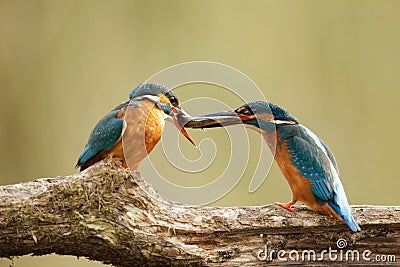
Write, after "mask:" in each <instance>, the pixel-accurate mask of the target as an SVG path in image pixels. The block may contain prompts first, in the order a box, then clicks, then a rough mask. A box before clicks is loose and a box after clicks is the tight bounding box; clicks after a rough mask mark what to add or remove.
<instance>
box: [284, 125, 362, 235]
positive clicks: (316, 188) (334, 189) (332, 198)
mask: <svg viewBox="0 0 400 267" xmlns="http://www.w3.org/2000/svg"><path fill="white" fill-rule="evenodd" d="M303 130H304V131H305V133H307V134H303V135H299V136H291V137H290V138H288V141H287V146H288V149H289V151H290V154H291V156H292V159H293V163H294V165H295V166H296V168H297V169H298V170H299V171H300V173H301V174H302V175H303V176H304V177H305V178H307V179H309V180H310V181H311V182H312V187H311V190H312V192H313V193H314V195H315V196H316V198H317V202H320V204H324V203H326V202H327V203H328V205H329V206H330V207H331V208H332V209H333V210H334V212H335V213H336V214H338V215H339V216H340V217H341V218H342V219H343V221H344V222H345V223H346V224H347V225H348V226H349V227H350V228H351V229H352V230H353V231H359V230H360V226H359V225H358V223H357V222H356V221H355V219H354V217H353V215H352V213H351V209H350V206H349V203H348V201H347V197H346V193H345V191H344V189H343V186H342V183H341V181H340V178H339V172H338V170H337V166H336V161H335V159H334V157H333V154H332V152H330V151H329V149H328V147H327V146H326V145H325V144H324V143H323V142H322V141H321V140H320V139H319V138H318V137H317V136H316V135H315V134H314V133H312V132H311V131H310V130H309V129H307V128H305V127H303Z"/></svg>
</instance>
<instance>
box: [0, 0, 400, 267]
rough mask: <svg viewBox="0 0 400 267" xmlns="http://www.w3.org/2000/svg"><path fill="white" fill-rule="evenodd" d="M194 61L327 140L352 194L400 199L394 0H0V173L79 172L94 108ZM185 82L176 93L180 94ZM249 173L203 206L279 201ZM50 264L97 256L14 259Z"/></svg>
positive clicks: (24, 177)
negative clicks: (249, 82) (231, 72)
mask: <svg viewBox="0 0 400 267" xmlns="http://www.w3.org/2000/svg"><path fill="white" fill-rule="evenodd" d="M193 60H209V61H216V62H221V63H224V64H227V65H230V66H232V67H234V68H236V69H238V70H240V71H242V72H244V73H245V74H247V75H248V76H249V77H250V78H251V79H253V80H254V81H255V82H256V83H257V85H258V86H259V87H260V88H261V89H262V90H263V92H264V94H265V96H266V97H267V99H268V100H270V101H272V102H275V103H277V104H279V105H281V106H283V107H285V108H286V109H288V110H289V111H290V112H291V113H292V114H293V115H295V116H296V117H297V118H298V119H299V120H300V121H301V122H302V123H303V124H305V125H307V126H308V127H309V128H311V129H312V130H313V131H314V132H316V133H317V134H318V135H319V136H320V137H321V138H322V139H324V140H325V141H326V143H327V144H328V145H329V146H330V148H331V149H332V150H333V152H334V154H335V156H336V158H337V161H338V164H339V168H340V171H341V177H342V181H343V184H344V187H345V188H346V192H347V194H348V199H349V202H350V203H352V204H373V205H399V200H398V198H397V197H398V189H399V185H400V182H399V177H398V174H397V167H396V166H397V164H398V160H399V157H398V156H397V153H398V151H399V149H400V146H399V143H398V136H399V130H400V126H399V125H400V116H399V112H398V110H397V105H398V101H399V98H400V88H399V85H400V73H399V70H400V2H399V1H348V0H346V1H98V0H96V1H89V0H85V1H72V0H69V1H59V0H56V1H52V0H49V1H11V0H10V1H4V0H3V1H0V88H1V90H0V94H1V97H0V101H1V103H0V109H1V112H0V118H1V130H0V142H1V147H2V151H3V153H1V155H0V164H1V165H0V168H1V172H2V173H1V180H0V184H10V183H18V182H23V181H29V180H33V179H35V178H39V177H53V176H57V175H68V174H71V173H74V172H76V170H75V169H74V165H75V163H76V160H77V157H78V156H79V154H80V152H81V150H82V148H83V146H84V144H85V142H86V140H87V137H88V135H89V133H90V131H91V130H92V128H93V126H94V125H95V124H96V122H97V121H98V120H99V119H100V118H101V117H102V116H103V115H105V114H106V113H107V112H109V110H111V109H112V108H113V107H114V106H116V105H117V104H119V103H120V102H122V101H124V100H125V99H127V96H128V93H129V92H130V90H131V89H132V88H133V87H135V86H136V85H137V84H139V83H141V82H142V81H144V80H146V79H147V78H148V77H150V76H151V75H153V74H154V73H156V72H158V71H160V70H162V69H164V68H166V67H169V66H171V65H175V64H178V63H182V62H186V61H193ZM193 86H194V87H193V88H198V89H197V90H198V91H201V90H205V91H202V92H203V93H204V92H207V90H209V91H210V92H211V91H212V86H209V85H208V86H206V87H203V86H202V85H193ZM193 88H192V89H191V90H190V91H188V90H186V91H185V90H184V87H182V88H178V89H179V90H177V91H176V92H177V94H178V95H179V96H181V97H180V98H181V100H182V101H185V100H188V99H190V98H191V97H192V96H191V92H195V91H196V89H193ZM203 88H206V89H203ZM210 88H211V89H210ZM193 94H194V95H196V96H197V95H198V92H197V93H193ZM222 97H223V96H222ZM235 103H236V102H235ZM237 104H241V103H240V102H237ZM234 105H235V104H232V106H234ZM186 109H187V111H188V112H190V107H187V108H186ZM204 112H209V110H208V109H207V107H205V109H204ZM194 115H199V114H194ZM218 131H219V130H218V129H215V130H210V131H208V132H206V133H202V132H196V131H195V130H191V131H190V133H191V134H192V135H193V136H194V139H196V141H198V140H199V138H204V137H206V136H207V134H208V133H209V135H214V136H215V138H217V139H216V140H215V141H216V144H217V145H218V135H219V134H218V133H222V131H221V132H218ZM209 135H208V136H209ZM249 135H250V139H251V142H252V145H253V146H254V144H256V145H257V144H259V143H257V142H259V137H258V135H257V134H256V133H254V132H249ZM155 153H157V151H155ZM195 153H198V152H195ZM185 154H188V153H187V151H186V152H185ZM189 154H190V153H189ZM155 155H157V154H155ZM189 157H190V156H189ZM222 162H223V160H222ZM216 164H218V162H216ZM217 169H218V168H217ZM216 171H218V170H216ZM174 175H175V174H174ZM251 175H252V166H249V169H248V170H246V173H245V177H243V179H242V180H241V182H240V183H239V185H238V186H237V187H236V188H235V189H234V190H233V191H232V192H230V193H229V194H228V195H227V196H226V197H225V198H223V199H221V200H219V201H218V202H216V203H214V204H215V205H262V204H266V203H273V202H274V201H287V200H290V197H291V194H290V190H289V188H288V186H287V184H286V181H285V180H284V179H283V178H282V176H281V174H280V172H279V170H278V169H277V167H276V166H273V168H272V171H271V173H270V176H269V177H268V180H267V181H266V182H265V183H264V184H263V186H262V187H261V188H260V189H259V190H258V191H257V192H256V193H253V194H249V193H248V192H247V187H248V184H249V181H250V178H251ZM207 177H210V176H209V175H208V174H207V175H205V176H204V179H208V178H207ZM181 178H182V179H185V181H186V182H187V181H190V179H191V177H190V175H189V174H187V173H182V174H181ZM198 179H200V178H198V177H196V183H199V181H198ZM9 263H10V262H9V261H8V260H4V259H0V266H8V264H9ZM54 264H58V265H59V266H61V265H63V264H65V266H69V265H72V264H74V265H75V266H78V265H79V266H101V264H98V263H93V262H91V263H88V262H87V261H85V260H79V261H78V260H76V258H73V257H71V258H65V257H58V256H51V257H40V258H32V257H23V258H21V259H18V260H16V266H45V265H48V266H51V265H54Z"/></svg>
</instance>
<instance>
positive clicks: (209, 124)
mask: <svg viewBox="0 0 400 267" xmlns="http://www.w3.org/2000/svg"><path fill="white" fill-rule="evenodd" d="M249 119H251V118H250V117H249V116H246V115H242V114H237V113H236V112H235V111H233V110H230V111H223V112H217V113H212V114H207V115H202V116H199V117H190V116H189V117H184V116H178V120H180V121H181V124H182V125H184V126H185V127H187V128H214V127H224V126H229V125H235V124H241V123H242V122H243V121H245V120H249Z"/></svg>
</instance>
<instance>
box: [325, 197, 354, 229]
mask: <svg viewBox="0 0 400 267" xmlns="http://www.w3.org/2000/svg"><path fill="white" fill-rule="evenodd" d="M328 205H329V206H330V207H331V208H332V209H333V210H334V211H335V212H336V214H338V215H339V216H340V217H341V218H342V220H343V221H344V222H345V223H346V224H347V226H348V227H349V228H350V229H351V230H352V231H353V232H357V231H361V228H360V226H359V225H358V223H357V222H356V220H355V219H354V216H353V214H352V213H351V210H350V207H347V208H344V209H343V208H340V207H339V206H338V205H337V204H335V203H333V202H331V201H329V202H328Z"/></svg>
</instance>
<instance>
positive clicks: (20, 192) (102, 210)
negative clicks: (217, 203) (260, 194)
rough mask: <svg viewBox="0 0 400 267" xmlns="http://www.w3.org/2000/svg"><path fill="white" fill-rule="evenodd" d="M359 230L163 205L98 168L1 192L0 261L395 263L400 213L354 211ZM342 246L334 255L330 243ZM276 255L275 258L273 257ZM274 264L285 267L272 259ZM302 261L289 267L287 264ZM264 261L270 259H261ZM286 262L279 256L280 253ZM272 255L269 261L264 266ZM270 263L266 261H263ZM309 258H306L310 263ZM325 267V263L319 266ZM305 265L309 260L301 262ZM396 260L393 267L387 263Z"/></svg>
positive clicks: (139, 184) (128, 177)
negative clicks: (384, 259)
mask: <svg viewBox="0 0 400 267" xmlns="http://www.w3.org/2000/svg"><path fill="white" fill-rule="evenodd" d="M352 209H353V212H354V214H355V217H356V220H357V221H359V222H360V225H361V228H362V231H361V232H357V233H352V232H350V231H349V229H348V228H347V227H346V226H345V225H344V224H343V223H341V222H339V221H337V220H335V219H331V218H328V217H327V216H325V215H319V214H317V213H315V212H313V211H310V210H308V209H307V208H304V207H297V208H296V210H297V212H295V213H289V212H287V211H285V210H283V209H281V208H277V207H275V206H273V205H266V206H262V207H202V206H189V205H183V204H178V203H173V202H171V201H168V200H166V199H163V198H161V197H160V196H159V195H158V194H157V193H156V192H155V191H154V189H153V188H152V187H151V186H150V185H149V184H148V183H146V181H144V180H143V178H142V177H141V176H140V174H139V173H137V172H135V173H130V172H129V171H127V170H125V169H123V168H120V167H119V166H117V165H116V163H114V162H110V161H103V162H100V163H99V164H96V165H95V166H93V167H92V168H89V169H87V170H86V171H84V172H82V173H78V174H74V175H71V176H65V177H56V178H42V179H37V180H35V181H31V182H27V183H22V184H15V185H6V186H1V187H0V257H13V256H22V255H27V254H31V253H32V254H33V255H44V254H49V253H56V254H60V255H75V256H79V257H87V258H89V259H92V260H96V261H101V262H103V263H106V264H112V265H115V266H165V265H179V266H182V265H190V266H243V265H246V266H258V265H260V264H261V263H263V262H262V261H263V260H265V261H267V262H271V261H272V263H274V264H276V265H279V264H282V265H287V264H288V263H293V264H299V263H302V262H303V264H304V263H305V262H304V261H301V260H302V259H304V258H302V251H304V250H306V251H307V250H313V251H315V252H316V260H315V261H313V260H312V259H311V260H310V261H306V263H307V264H318V265H321V264H323V263H329V262H331V259H330V258H329V255H328V254H327V253H325V254H322V256H321V251H323V250H328V249H329V247H331V248H332V249H333V250H338V253H336V256H338V257H339V258H338V259H337V260H340V259H342V260H344V261H345V260H346V259H345V258H344V256H343V257H342V258H340V253H339V252H340V251H343V253H346V252H347V251H349V250H358V251H359V253H360V256H359V258H360V260H359V261H357V259H355V260H353V261H352V262H353V263H358V264H360V263H362V262H364V263H367V264H369V265H370V264H371V262H367V261H366V260H367V259H365V258H363V256H362V253H363V251H365V250H370V251H371V252H372V254H370V255H368V258H369V259H371V260H376V258H375V256H376V255H379V254H384V255H386V256H388V257H389V256H390V257H392V255H394V256H395V258H394V259H393V258H390V261H392V263H393V264H396V262H397V263H398V262H399V260H400V257H399V256H400V207H374V206H353V207H352ZM341 238H342V239H345V240H346V241H347V246H346V247H344V248H343V249H341V250H340V249H338V247H337V244H336V241H337V240H338V239H341ZM272 250H275V251H274V252H273V251H272ZM278 250H283V251H284V252H286V253H285V254H283V255H282V254H281V255H280V256H281V257H283V258H286V259H288V260H289V262H285V261H282V260H281V259H278V258H277V256H279V255H277V251H278ZM291 250H296V251H298V253H299V254H298V255H297V256H298V257H299V258H298V260H299V261H292V260H291V259H290V258H289V256H290V255H292V257H294V258H296V257H297V256H296V253H294V254H293V253H292V254H290V251H291ZM265 252H267V254H265ZM282 253H283V252H282ZM271 255H272V258H271V257H270V256H271ZM266 256H267V257H266ZM311 256H312V255H311ZM322 258H323V259H322ZM305 260H307V259H305ZM393 260H395V261H396V262H393Z"/></svg>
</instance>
